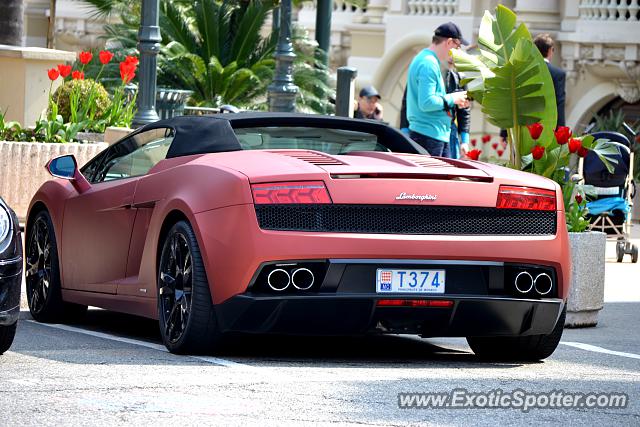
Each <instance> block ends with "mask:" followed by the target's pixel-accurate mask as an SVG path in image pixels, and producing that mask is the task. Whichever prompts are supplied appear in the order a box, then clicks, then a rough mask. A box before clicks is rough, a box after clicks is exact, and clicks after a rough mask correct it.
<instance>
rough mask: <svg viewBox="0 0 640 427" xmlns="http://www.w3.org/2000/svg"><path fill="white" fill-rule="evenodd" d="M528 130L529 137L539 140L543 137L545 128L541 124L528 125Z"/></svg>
mask: <svg viewBox="0 0 640 427" xmlns="http://www.w3.org/2000/svg"><path fill="white" fill-rule="evenodd" d="M527 129H529V135H531V138H533V139H534V140H538V138H540V135H542V129H543V127H542V124H541V123H534V124H532V125H527Z"/></svg>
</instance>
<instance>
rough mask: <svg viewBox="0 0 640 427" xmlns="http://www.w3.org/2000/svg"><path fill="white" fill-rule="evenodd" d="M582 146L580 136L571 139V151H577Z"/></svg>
mask: <svg viewBox="0 0 640 427" xmlns="http://www.w3.org/2000/svg"><path fill="white" fill-rule="evenodd" d="M581 147H582V141H580V140H579V139H578V138H571V139H570V140H569V152H570V153H575V152H576V151H578V149H580V148H581Z"/></svg>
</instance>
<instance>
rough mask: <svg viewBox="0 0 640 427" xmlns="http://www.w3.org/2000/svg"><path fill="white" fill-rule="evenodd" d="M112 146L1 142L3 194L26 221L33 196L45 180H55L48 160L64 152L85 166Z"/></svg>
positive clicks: (0, 190)
mask: <svg viewBox="0 0 640 427" xmlns="http://www.w3.org/2000/svg"><path fill="white" fill-rule="evenodd" d="M107 147H108V144H106V143H104V142H101V143H95V144H77V143H69V144H45V143H41V142H0V174H1V175H0V176H1V177H2V178H1V179H0V196H2V198H3V199H4V200H5V201H6V202H7V203H8V204H9V206H11V207H12V208H13V210H15V211H16V214H17V215H18V218H20V221H21V222H23V221H24V220H25V218H26V215H27V210H28V209H29V203H30V202H31V198H32V197H33V195H34V194H35V192H36V191H37V190H38V188H39V187H40V186H41V185H42V183H44V182H45V181H47V180H49V179H52V177H51V175H49V172H47V170H46V169H45V168H44V166H45V165H46V164H47V162H48V161H49V160H50V159H52V158H54V157H57V156H62V155H63V154H73V155H74V156H75V157H76V160H77V161H78V166H82V165H84V164H85V163H86V162H87V161H89V160H91V159H92V158H93V157H94V156H95V155H97V154H98V153H99V152H100V151H102V150H104V149H105V148H107Z"/></svg>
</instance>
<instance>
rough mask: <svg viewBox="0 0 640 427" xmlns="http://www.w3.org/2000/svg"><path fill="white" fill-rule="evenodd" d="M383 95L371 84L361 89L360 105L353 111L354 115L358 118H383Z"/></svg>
mask: <svg viewBox="0 0 640 427" xmlns="http://www.w3.org/2000/svg"><path fill="white" fill-rule="evenodd" d="M381 99H382V97H381V96H380V94H379V93H378V90H377V89H376V88H375V87H373V86H371V85H369V86H365V87H363V88H362V89H361V90H360V96H359V97H358V105H357V107H356V110H355V111H354V113H353V117H355V118H356V119H372V120H380V121H381V120H382V111H383V110H382V105H381V104H380V100H381Z"/></svg>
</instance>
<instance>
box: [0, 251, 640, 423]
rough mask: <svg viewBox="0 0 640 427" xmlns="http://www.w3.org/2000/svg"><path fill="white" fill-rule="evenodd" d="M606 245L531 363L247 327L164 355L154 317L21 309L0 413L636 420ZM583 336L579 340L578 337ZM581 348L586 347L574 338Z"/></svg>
mask: <svg viewBox="0 0 640 427" xmlns="http://www.w3.org/2000/svg"><path fill="white" fill-rule="evenodd" d="M612 250H613V247H612V245H609V247H608V252H607V256H608V262H607V284H606V298H607V303H606V305H605V309H604V310H603V311H602V312H601V316H600V323H599V325H598V326H597V327H596V328H589V329H569V330H565V333H564V336H563V343H562V344H561V345H560V347H559V348H558V350H557V351H556V352H555V353H554V354H553V356H552V357H550V358H549V359H547V360H546V361H544V362H542V363H533V364H504V363H483V362H480V361H478V360H477V359H476V358H475V356H473V354H472V353H471V352H470V350H469V348H468V347H467V346H466V344H465V341H464V340H461V339H429V340H420V339H416V338H413V337H408V336H400V337H369V338H364V339H343V338H324V339H318V338H316V339H311V338H251V339H245V340H242V341H235V342H232V343H231V345H230V347H229V348H228V349H227V350H226V351H225V353H224V354H221V355H218V356H217V357H215V358H214V357H190V356H174V355H171V354H169V353H167V352H166V351H164V350H163V347H162V346H161V345H160V341H159V336H158V332H157V326H156V324H155V323H154V322H151V321H148V320H145V319H139V318H135V317H131V316H125V315H120V314H116V313H112V312H107V311H103V310H90V312H89V314H88V316H87V319H86V320H84V321H83V322H82V324H79V325H62V326H55V325H42V324H38V323H35V322H33V321H31V320H30V317H29V314H28V312H23V313H22V320H21V322H20V324H19V330H18V335H17V338H16V341H15V343H14V346H13V347H12V348H11V351H9V352H7V353H6V354H5V355H4V356H1V357H0V425H9V426H13V425H43V426H45V425H55V426H59V425H80V424H81V425H112V424H137V425H170V424H177V423H180V424H183V425H196V424H207V425H208V424H224V425H246V424H248V423H251V424H259V425H278V426H280V425H295V426H298V425H306V424H314V425H315V424H320V425H344V424H354V425H355V424H357V425H429V424H438V425H442V424H446V425H449V424H453V425H461V424H473V425H501V424H505V425H514V424H518V425H519V424H524V423H531V424H535V425H537V424H552V423H553V424H557V423H563V424H566V425H578V424H582V425H597V424H605V423H606V424H607V425H611V424H615V425H640V315H638V313H639V312H640V282H639V281H638V279H637V278H638V277H640V274H639V273H640V264H635V265H632V264H630V263H629V262H625V263H624V264H622V265H620V264H616V263H615V262H614V260H613V258H612V257H613V255H612ZM585 345H587V346H586V347H585ZM585 348H586V349H585ZM456 388H466V389H468V390H470V391H473V392H489V391H491V390H495V389H501V390H503V391H504V392H512V391H514V390H516V389H523V390H526V391H528V392H535V393H541V392H551V391H553V390H560V389H561V390H564V391H565V392H571V393H574V392H577V393H589V392H623V393H626V394H628V395H629V404H628V407H627V408H626V409H588V408H584V407H582V408H573V409H532V410H530V411H529V412H527V413H524V412H523V411H521V410H518V409H400V408H399V407H398V394H399V393H403V392H420V393H425V392H450V391H451V390H453V389H456Z"/></svg>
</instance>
